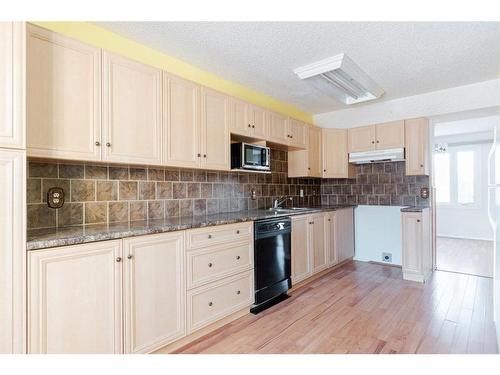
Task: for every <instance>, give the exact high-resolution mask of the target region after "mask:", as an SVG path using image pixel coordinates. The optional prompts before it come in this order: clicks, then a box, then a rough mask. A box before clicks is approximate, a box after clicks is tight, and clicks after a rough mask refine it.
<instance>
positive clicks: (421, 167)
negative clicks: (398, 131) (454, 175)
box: [405, 118, 430, 176]
mask: <svg viewBox="0 0 500 375" xmlns="http://www.w3.org/2000/svg"><path fill="white" fill-rule="evenodd" d="M405 138H406V141H405V143H406V150H405V152H406V175H407V176H420V175H427V176H428V175H429V172H430V161H429V160H430V148H429V147H430V146H429V120H428V119H426V118H417V119H411V120H405Z"/></svg>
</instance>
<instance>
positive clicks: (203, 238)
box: [186, 221, 253, 249]
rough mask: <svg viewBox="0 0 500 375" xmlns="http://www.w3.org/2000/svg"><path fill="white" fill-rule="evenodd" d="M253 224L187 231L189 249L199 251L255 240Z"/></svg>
mask: <svg viewBox="0 0 500 375" xmlns="http://www.w3.org/2000/svg"><path fill="white" fill-rule="evenodd" d="M252 233H253V222H252V221H250V222H246V223H237V224H228V225H220V226H213V227H208V228H199V229H192V230H189V231H187V240H186V244H187V248H188V249H197V248H200V247H207V246H211V245H217V244H223V243H227V242H235V241H240V240H245V239H247V238H248V237H250V238H253V236H252Z"/></svg>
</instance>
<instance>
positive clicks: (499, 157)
mask: <svg viewBox="0 0 500 375" xmlns="http://www.w3.org/2000/svg"><path fill="white" fill-rule="evenodd" d="M488 160H489V163H488V164H489V165H488V216H489V219H490V223H491V225H492V227H493V240H494V252H493V265H494V266H493V318H494V320H495V324H496V330H497V339H498V340H499V341H500V123H499V124H496V125H495V129H494V141H493V145H492V147H491V151H490V154H489V159H488Z"/></svg>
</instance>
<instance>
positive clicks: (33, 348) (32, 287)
mask: <svg viewBox="0 0 500 375" xmlns="http://www.w3.org/2000/svg"><path fill="white" fill-rule="evenodd" d="M121 243H122V241H119V240H118V241H105V242H97V243H92V244H85V245H77V246H65V247H59V248H53V249H48V250H38V251H32V252H30V253H29V263H28V277H29V281H28V287H29V289H28V352H29V353H35V354H40V353H48V354H71V353H73V354H76V353H92V354H105V353H106V354H109V353H121V352H122V339H123V335H122V272H123V267H122V257H123V254H122V246H121Z"/></svg>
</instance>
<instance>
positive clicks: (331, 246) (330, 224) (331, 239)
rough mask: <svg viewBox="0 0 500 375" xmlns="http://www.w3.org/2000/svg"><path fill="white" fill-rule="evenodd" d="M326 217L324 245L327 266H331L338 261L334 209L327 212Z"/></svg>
mask: <svg viewBox="0 0 500 375" xmlns="http://www.w3.org/2000/svg"><path fill="white" fill-rule="evenodd" d="M325 217H326V227H325V233H326V247H327V256H328V257H327V262H328V267H332V266H334V265H336V264H337V263H338V262H339V255H338V246H337V233H336V228H335V226H336V223H337V220H336V219H337V215H335V211H333V212H327V213H326V214H325Z"/></svg>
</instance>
